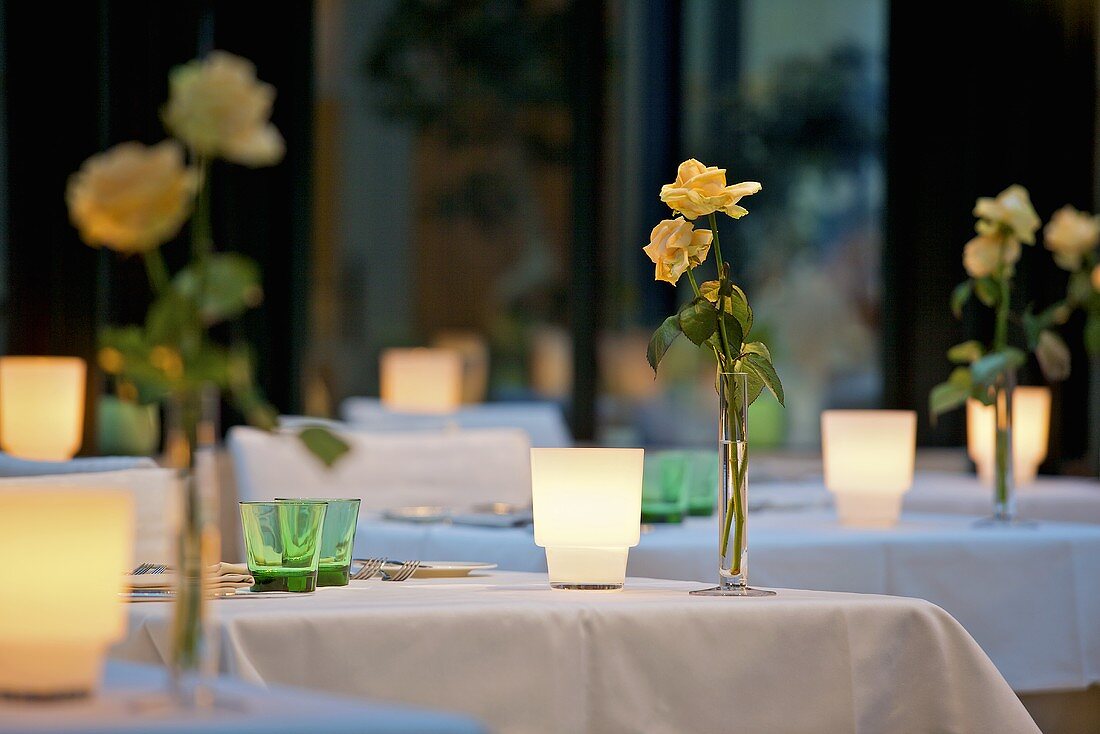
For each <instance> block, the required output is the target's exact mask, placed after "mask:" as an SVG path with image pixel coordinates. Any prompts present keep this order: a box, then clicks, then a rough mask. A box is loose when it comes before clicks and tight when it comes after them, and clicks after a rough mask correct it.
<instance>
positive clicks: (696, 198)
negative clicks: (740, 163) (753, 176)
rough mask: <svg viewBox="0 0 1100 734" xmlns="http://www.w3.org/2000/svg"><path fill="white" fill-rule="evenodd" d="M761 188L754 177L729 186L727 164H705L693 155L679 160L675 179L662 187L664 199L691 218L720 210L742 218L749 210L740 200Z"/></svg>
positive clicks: (662, 198) (662, 199)
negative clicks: (751, 179) (716, 165)
mask: <svg viewBox="0 0 1100 734" xmlns="http://www.w3.org/2000/svg"><path fill="white" fill-rule="evenodd" d="M758 191H760V184H758V183H757V182H755V181H745V182H744V183H739V184H734V185H733V186H726V170H725V169H724V168H715V167H714V166H704V165H703V164H702V163H700V162H699V161H697V160H695V159H694V158H691V159H689V160H686V161H684V162H683V163H681V164H680V167H679V168H678V169H677V170H676V180H675V181H674V182H673V183H670V184H665V185H664V186H662V187H661V201H663V202H664V203H666V204H668V205H669V206H670V207H672V208H673V209H675V210H676V211H678V212H680V213H681V214H683V215H684V216H685V217H687V218H688V219H695V218H696V217H703V216H706V215H707V214H712V213H714V212H719V211H720V212H725V213H726V214H728V215H729V216H731V217H733V218H734V219H740V218H741V217H743V216H745V215H746V214H748V213H749V212H748V210H747V209H745V208H744V207H741V206H738V205H737V202H739V201H740V200H741V197H743V196H749V195H750V194H755V193H756V192H758Z"/></svg>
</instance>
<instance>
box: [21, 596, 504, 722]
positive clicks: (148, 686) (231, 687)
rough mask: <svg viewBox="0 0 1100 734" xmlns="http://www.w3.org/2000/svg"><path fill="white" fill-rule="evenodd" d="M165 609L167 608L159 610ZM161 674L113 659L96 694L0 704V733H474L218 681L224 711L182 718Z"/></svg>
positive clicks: (390, 710) (389, 711) (432, 718)
mask: <svg viewBox="0 0 1100 734" xmlns="http://www.w3.org/2000/svg"><path fill="white" fill-rule="evenodd" d="M165 608H167V607H165ZM166 687H167V676H166V673H165V670H164V668H162V667H160V666H151V665H141V664H135V663H128V662H120V661H117V660H112V661H109V662H108V663H107V670H106V675H105V677H104V685H103V690H102V691H101V692H100V693H99V695H97V696H95V697H93V698H88V699H83V700H80V699H78V700H72V701H61V702H56V703H44V702H33V703H28V702H18V701H5V700H0V733H2V734H47V733H54V732H56V733H57V734H61V732H66V733H67V734H119V733H121V732H134V733H135V734H137V733H139V732H140V733H141V734H189V733H190V732H195V731H202V732H204V733H206V734H220V733H221V732H226V733H227V734H228V733H229V732H232V734H301V733H302V732H307V731H316V732H322V731H323V732H326V734H480V733H481V732H484V731H485V729H483V728H482V727H481V726H480V725H479V724H476V723H474V722H473V721H472V720H470V719H467V718H465V717H462V716H452V715H449V714H439V713H433V712H428V711H418V710H415V709H410V708H404V707H398V706H381V705H377V704H369V703H364V702H360V701H352V700H348V699H347V698H339V697H336V696H329V695H318V694H317V693H315V692H305V691H294V690H290V689H287V688H283V687H279V686H274V687H272V688H258V687H256V686H255V685H251V684H248V683H242V682H240V681H234V680H229V679H227V678H221V679H219V680H218V681H217V683H216V684H215V690H216V693H217V696H218V698H219V701H222V702H224V705H222V706H220V707H219V708H217V709H215V710H214V711H211V712H202V713H187V712H183V711H178V710H171V709H168V708H159V707H157V706H155V705H154V704H156V702H157V701H158V699H159V698H162V697H163V694H164V691H165V690H166Z"/></svg>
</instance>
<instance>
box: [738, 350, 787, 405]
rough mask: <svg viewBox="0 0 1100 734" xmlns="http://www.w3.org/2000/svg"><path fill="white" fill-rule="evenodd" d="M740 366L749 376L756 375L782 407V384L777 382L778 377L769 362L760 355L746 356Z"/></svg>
mask: <svg viewBox="0 0 1100 734" xmlns="http://www.w3.org/2000/svg"><path fill="white" fill-rule="evenodd" d="M741 364H742V366H743V367H744V369H745V371H746V372H748V373H749V374H750V375H756V377H758V378H759V379H760V380H762V381H763V383H764V385H766V386H767V388H768V389H769V390H771V391H772V394H773V395H775V399H776V400H778V401H779V404H780V405H783V383H782V382H781V381H780V380H779V375H778V374H777V373H776V371H775V367H773V366H772V363H771V360H769V359H767V358H766V357H764V356H763V355H760V354H746V355H745V357H744V359H742V360H741Z"/></svg>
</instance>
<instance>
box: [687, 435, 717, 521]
mask: <svg viewBox="0 0 1100 734" xmlns="http://www.w3.org/2000/svg"><path fill="white" fill-rule="evenodd" d="M684 454H685V459H686V461H687V470H686V471H687V474H688V480H687V495H688V497H687V513H688V514H689V515H692V516H694V517H710V516H711V515H713V514H714V512H715V510H716V509H717V506H718V453H717V452H715V451H703V450H694V451H685V452H684Z"/></svg>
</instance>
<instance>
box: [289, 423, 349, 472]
mask: <svg viewBox="0 0 1100 734" xmlns="http://www.w3.org/2000/svg"><path fill="white" fill-rule="evenodd" d="M298 439H299V440H300V441H301V442H302V443H303V444H304V445H305V447H306V448H307V449H309V451H310V453H311V454H313V455H314V456H316V457H317V458H318V459H319V460H320V461H321V463H323V464H324V465H325V466H326V467H329V468H332V465H333V464H335V463H336V461H337V460H338V459H339V458H340V457H341V456H343V455H344V454H346V453H347V452H348V451H350V450H351V446H349V445H348V444H347V442H346V441H344V439H342V438H340V437H339V436H337V435H336V434H335V433H333V432H332V431H330V430H328V429H327V428H323V427H321V426H310V427H308V428H303V429H302V430H301V431H299V432H298Z"/></svg>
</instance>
